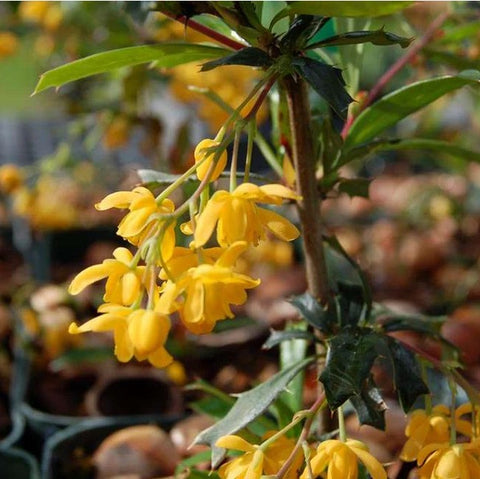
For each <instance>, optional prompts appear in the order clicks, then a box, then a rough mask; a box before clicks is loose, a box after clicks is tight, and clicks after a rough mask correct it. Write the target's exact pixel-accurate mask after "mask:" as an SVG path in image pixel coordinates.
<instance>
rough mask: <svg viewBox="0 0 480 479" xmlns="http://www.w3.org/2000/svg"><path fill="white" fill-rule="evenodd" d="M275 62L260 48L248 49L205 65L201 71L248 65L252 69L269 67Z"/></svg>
mask: <svg viewBox="0 0 480 479" xmlns="http://www.w3.org/2000/svg"><path fill="white" fill-rule="evenodd" d="M272 63H273V60H272V59H271V58H270V56H269V55H268V54H267V53H266V52H265V51H263V50H261V49H260V48H256V47H246V48H242V50H239V51H238V52H235V53H232V54H231V55H227V56H224V57H222V58H219V59H218V60H213V61H211V62H207V63H204V64H203V65H202V68H201V71H202V72H206V71H209V70H213V69H214V68H217V67H220V66H224V65H246V66H251V67H265V68H267V67H269V66H270V65H272Z"/></svg>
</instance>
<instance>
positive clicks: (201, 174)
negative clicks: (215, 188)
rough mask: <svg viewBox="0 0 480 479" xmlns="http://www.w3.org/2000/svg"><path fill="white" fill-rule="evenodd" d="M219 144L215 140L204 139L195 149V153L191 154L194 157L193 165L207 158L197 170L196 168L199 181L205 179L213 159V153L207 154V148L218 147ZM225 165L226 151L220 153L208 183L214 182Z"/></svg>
mask: <svg viewBox="0 0 480 479" xmlns="http://www.w3.org/2000/svg"><path fill="white" fill-rule="evenodd" d="M219 144H220V143H219V142H218V141H215V140H211V139H206V140H202V141H201V142H200V143H199V144H198V145H197V146H196V148H195V151H194V153H193V155H194V157H195V163H198V162H199V161H202V160H203V159H204V158H205V157H206V156H208V159H206V160H205V161H204V162H203V163H202V164H201V165H200V166H199V167H198V168H197V177H198V179H199V180H200V181H201V180H203V179H204V178H205V176H206V175H207V172H208V169H209V168H210V165H211V164H212V161H213V159H214V158H215V153H214V152H207V151H206V149H207V148H211V147H214V146H218V145H219ZM226 164H227V152H226V150H224V151H222V153H221V154H220V156H219V158H218V160H217V164H216V165H215V168H214V169H213V173H212V175H211V176H210V181H215V180H216V179H217V178H218V177H219V176H220V174H221V173H222V172H223V170H224V169H225V166H226Z"/></svg>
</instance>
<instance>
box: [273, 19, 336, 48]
mask: <svg viewBox="0 0 480 479" xmlns="http://www.w3.org/2000/svg"><path fill="white" fill-rule="evenodd" d="M329 20H330V19H329V18H326V17H318V16H313V15H299V16H298V17H297V18H295V20H294V21H293V23H292V25H291V26H290V28H289V29H288V32H287V33H286V34H285V35H284V36H283V38H282V40H281V41H280V48H281V49H282V50H289V51H294V50H302V49H303V48H304V46H305V44H306V42H308V40H310V39H311V38H312V37H313V36H315V35H316V34H317V33H318V31H319V30H320V29H321V28H322V27H323V26H324V25H325V24H326V23H327V22H328V21H329Z"/></svg>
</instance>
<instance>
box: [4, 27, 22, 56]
mask: <svg viewBox="0 0 480 479" xmlns="http://www.w3.org/2000/svg"><path fill="white" fill-rule="evenodd" d="M17 48H18V39H17V37H16V36H15V35H14V34H13V33H10V32H0V58H5V57H9V56H10V55H13V54H14V53H15V52H16V51H17Z"/></svg>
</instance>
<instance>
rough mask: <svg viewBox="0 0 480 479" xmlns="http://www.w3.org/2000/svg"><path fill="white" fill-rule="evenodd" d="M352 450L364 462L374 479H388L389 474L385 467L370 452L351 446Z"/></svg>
mask: <svg viewBox="0 0 480 479" xmlns="http://www.w3.org/2000/svg"><path fill="white" fill-rule="evenodd" d="M350 449H351V450H352V451H353V452H354V453H355V455H356V456H357V457H358V458H359V459H360V460H361V461H362V462H363V464H364V465H365V467H366V468H367V471H368V472H369V474H370V475H371V476H372V479H387V473H386V472H385V469H384V468H383V466H382V465H381V464H380V462H378V461H377V459H375V458H374V457H373V456H372V455H371V454H370V453H369V452H368V451H365V450H364V449H361V448H359V447H351V446H350Z"/></svg>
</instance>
